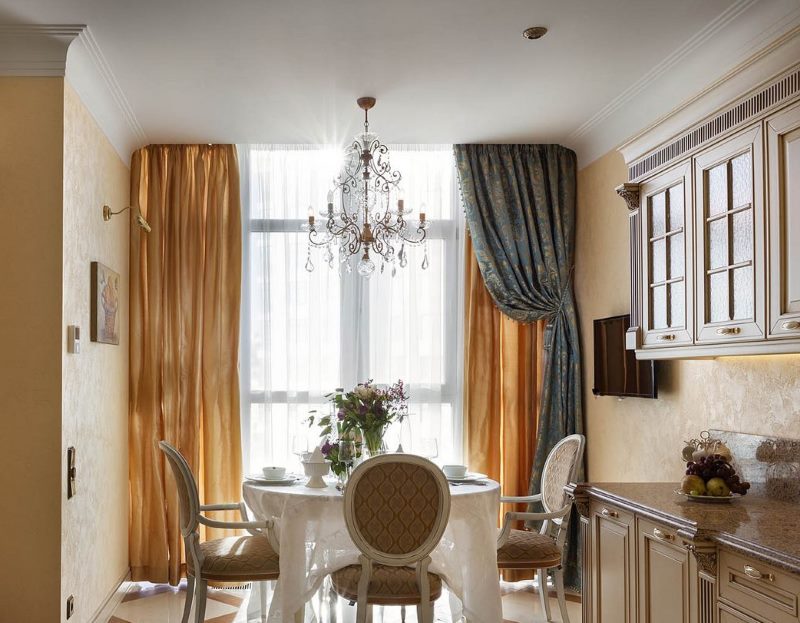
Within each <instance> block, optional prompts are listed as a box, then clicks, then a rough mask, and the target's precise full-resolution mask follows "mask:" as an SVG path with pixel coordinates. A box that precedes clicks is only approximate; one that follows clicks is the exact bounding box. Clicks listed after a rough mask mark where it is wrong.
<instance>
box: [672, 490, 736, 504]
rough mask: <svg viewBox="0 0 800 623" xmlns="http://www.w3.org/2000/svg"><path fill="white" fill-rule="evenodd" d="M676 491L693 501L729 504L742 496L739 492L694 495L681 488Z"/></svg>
mask: <svg viewBox="0 0 800 623" xmlns="http://www.w3.org/2000/svg"><path fill="white" fill-rule="evenodd" d="M675 493H677V494H678V495H680V496H682V497H685V498H686V499H687V500H690V501H692V502H704V503H706V504H728V503H730V502H732V501H733V500H734V499H736V498H740V497H742V496H741V495H739V494H738V493H731V494H730V495H694V494H692V493H684V492H683V491H681V490H680V489H675Z"/></svg>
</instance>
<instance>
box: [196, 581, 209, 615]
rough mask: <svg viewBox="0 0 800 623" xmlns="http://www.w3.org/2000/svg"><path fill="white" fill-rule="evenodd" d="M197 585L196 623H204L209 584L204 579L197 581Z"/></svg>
mask: <svg viewBox="0 0 800 623" xmlns="http://www.w3.org/2000/svg"><path fill="white" fill-rule="evenodd" d="M196 583H197V609H196V610H195V613H194V620H195V623H203V621H205V620H206V593H207V592H208V582H206V581H205V580H203V579H202V578H198V579H197V580H196Z"/></svg>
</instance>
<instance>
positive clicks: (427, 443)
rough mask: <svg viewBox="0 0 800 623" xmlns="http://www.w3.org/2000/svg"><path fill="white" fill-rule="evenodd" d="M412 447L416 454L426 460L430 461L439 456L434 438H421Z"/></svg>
mask: <svg viewBox="0 0 800 623" xmlns="http://www.w3.org/2000/svg"><path fill="white" fill-rule="evenodd" d="M414 446H415V450H416V454H419V455H420V456H424V457H425V458H426V459H429V460H431V461H432V460H433V459H435V458H436V457H437V456H439V441H438V440H437V439H436V437H421V438H420V439H419V441H417V442H415V444H414Z"/></svg>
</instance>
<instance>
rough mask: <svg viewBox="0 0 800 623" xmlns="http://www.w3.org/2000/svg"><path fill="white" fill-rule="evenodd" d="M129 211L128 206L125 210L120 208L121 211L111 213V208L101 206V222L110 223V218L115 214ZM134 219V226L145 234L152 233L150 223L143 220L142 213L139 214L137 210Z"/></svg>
mask: <svg viewBox="0 0 800 623" xmlns="http://www.w3.org/2000/svg"><path fill="white" fill-rule="evenodd" d="M130 209H131V207H130V206H128V207H127V208H122V209H121V210H118V211H117V212H112V211H111V208H109V207H108V206H103V220H104V221H110V220H111V217H112V216H114V215H115V214H122V213H123V212H125V210H130ZM135 218H136V224H137V225H138V226H139V227H141V228H142V229H143V230H145V231H146V232H147V233H150V232H151V231H152V228H151V227H150V223H148V222H147V221H146V220H145V218H144V217H143V216H142V213H141V212H139V211H138V210H137V211H136V217H135Z"/></svg>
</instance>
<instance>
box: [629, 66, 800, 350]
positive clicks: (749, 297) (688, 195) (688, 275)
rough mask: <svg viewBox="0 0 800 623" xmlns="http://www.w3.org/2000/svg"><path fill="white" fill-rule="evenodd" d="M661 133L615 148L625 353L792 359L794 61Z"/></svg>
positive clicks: (797, 338)
mask: <svg viewBox="0 0 800 623" xmlns="http://www.w3.org/2000/svg"><path fill="white" fill-rule="evenodd" d="M652 134H653V135H654V136H659V137H663V136H664V132H658V131H656V130H655V129H653V130H652ZM671 136H672V138H670V139H669V140H667V141H665V142H661V143H658V144H656V145H655V146H654V147H653V146H651V147H649V148H647V149H645V148H644V147H643V146H644V145H646V144H647V140H648V138H647V137H648V133H647V132H646V133H643V134H642V135H639V136H637V137H636V138H635V139H633V140H632V141H631V143H630V144H626V145H624V146H623V147H622V148H621V150H622V152H623V154H624V155H625V156H626V162H627V163H628V166H629V179H630V181H629V182H628V183H626V184H623V185H621V186H620V187H618V189H617V192H618V193H619V194H620V196H622V197H623V198H624V199H625V202H626V203H627V205H628V208H629V210H630V219H629V223H630V238H631V253H630V256H631V264H630V265H631V310H630V314H631V329H629V332H628V335H627V336H626V345H627V347H628V348H629V349H635V350H636V355H637V357H638V358H640V359H669V358H676V359H677V358H691V357H715V356H719V355H747V354H770V353H794V352H800V64H798V65H797V66H796V67H794V68H792V69H790V70H787V71H786V72H784V73H783V74H781V75H779V76H777V77H776V78H774V79H773V80H772V81H771V82H768V83H766V84H764V85H762V86H760V87H758V88H757V89H754V90H753V91H750V92H748V93H747V94H746V95H744V96H742V97H740V98H738V99H736V100H733V101H732V102H731V103H730V104H729V105H728V106H726V107H723V108H721V109H717V110H716V112H715V113H713V114H710V115H709V116H708V117H707V118H704V119H703V120H702V121H700V122H698V123H697V124H695V125H693V126H690V127H688V128H684V129H683V130H682V131H678V132H677V134H673V135H671ZM631 145H633V146H631ZM631 154H638V155H636V156H635V157H634V158H632V159H631V158H630V155H631Z"/></svg>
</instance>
